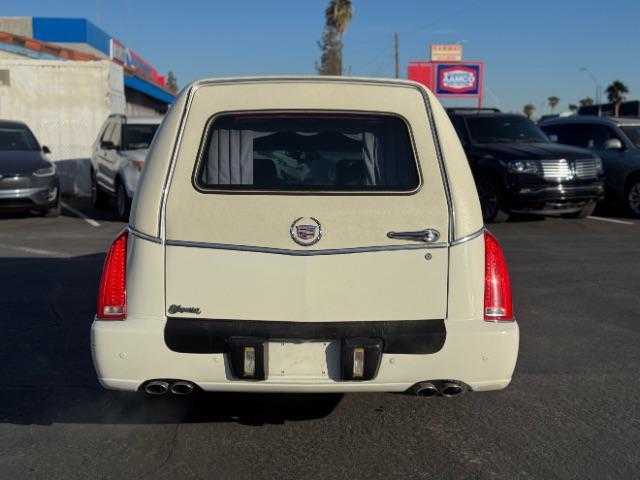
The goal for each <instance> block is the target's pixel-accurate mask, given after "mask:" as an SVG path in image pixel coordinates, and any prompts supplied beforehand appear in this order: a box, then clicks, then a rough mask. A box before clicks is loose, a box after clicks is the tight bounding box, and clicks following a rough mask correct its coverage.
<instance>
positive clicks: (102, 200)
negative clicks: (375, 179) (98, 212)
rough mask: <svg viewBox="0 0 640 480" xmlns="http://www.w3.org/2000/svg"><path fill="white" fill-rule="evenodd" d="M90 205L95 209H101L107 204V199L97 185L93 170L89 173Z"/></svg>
mask: <svg viewBox="0 0 640 480" xmlns="http://www.w3.org/2000/svg"><path fill="white" fill-rule="evenodd" d="M91 203H93V206H94V207H96V208H103V207H106V206H107V205H108V204H109V197H108V195H107V194H106V193H105V192H104V191H103V190H102V189H101V188H100V186H99V185H98V181H97V180H96V176H95V174H94V173H93V170H92V171H91Z"/></svg>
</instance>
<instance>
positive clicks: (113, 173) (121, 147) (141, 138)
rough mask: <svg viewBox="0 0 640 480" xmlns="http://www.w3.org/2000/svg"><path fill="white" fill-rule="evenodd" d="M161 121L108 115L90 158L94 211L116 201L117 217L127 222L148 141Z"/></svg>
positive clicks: (149, 142) (159, 118)
mask: <svg viewBox="0 0 640 480" xmlns="http://www.w3.org/2000/svg"><path fill="white" fill-rule="evenodd" d="M160 122H162V117H159V116H158V117H133V116H125V115H110V116H109V117H108V118H107V120H106V121H105V122H104V125H103V126H102V128H101V129H100V133H99V134H98V137H97V138H96V141H95V142H94V144H93V149H92V150H93V153H92V155H91V195H92V199H93V204H94V206H96V207H99V208H100V207H105V206H107V205H108V204H109V201H110V199H111V198H114V197H115V200H116V209H117V212H118V216H119V217H120V218H121V219H123V220H127V219H128V218H129V209H130V207H131V200H132V198H133V195H134V193H135V191H136V187H137V185H138V180H139V178H140V172H141V171H142V167H143V166H144V161H145V158H146V156H147V151H148V149H149V146H150V145H151V141H152V140H153V137H154V135H155V133H156V130H157V129H158V126H159V125H160Z"/></svg>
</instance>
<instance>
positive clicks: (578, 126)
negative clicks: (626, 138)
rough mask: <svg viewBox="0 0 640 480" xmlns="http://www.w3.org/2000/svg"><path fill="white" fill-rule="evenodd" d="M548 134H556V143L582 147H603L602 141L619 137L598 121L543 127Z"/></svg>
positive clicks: (597, 148)
mask: <svg viewBox="0 0 640 480" xmlns="http://www.w3.org/2000/svg"><path fill="white" fill-rule="evenodd" d="M543 129H544V131H545V132H547V133H548V134H554V135H557V136H558V143H564V144H566V145H573V146H576V147H582V148H593V149H596V150H599V149H603V148H604V143H605V142H606V141H607V140H609V139H611V138H619V137H618V135H617V134H616V132H615V131H614V130H613V129H612V128H611V127H609V126H607V125H601V124H598V123H574V124H565V125H550V126H547V127H543Z"/></svg>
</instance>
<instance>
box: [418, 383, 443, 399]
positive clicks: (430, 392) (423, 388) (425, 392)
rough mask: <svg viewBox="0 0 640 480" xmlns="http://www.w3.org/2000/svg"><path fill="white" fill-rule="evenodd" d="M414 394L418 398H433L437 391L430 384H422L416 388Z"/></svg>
mask: <svg viewBox="0 0 640 480" xmlns="http://www.w3.org/2000/svg"><path fill="white" fill-rule="evenodd" d="M414 392H415V394H416V395H417V396H418V397H434V396H436V395H437V394H438V389H437V388H436V386H435V385H434V384H433V383H431V382H422V383H419V384H418V385H417V386H416V388H415V390H414Z"/></svg>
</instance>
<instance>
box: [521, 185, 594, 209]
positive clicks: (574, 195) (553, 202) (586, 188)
mask: <svg viewBox="0 0 640 480" xmlns="http://www.w3.org/2000/svg"><path fill="white" fill-rule="evenodd" d="M603 198H604V183H603V182H595V183H590V184H586V185H562V184H560V185H542V186H541V185H519V186H516V187H514V189H513V192H512V198H511V210H512V211H525V212H530V213H540V214H562V213H574V212H578V211H580V210H581V209H582V208H583V207H584V206H585V205H587V204H589V203H593V202H599V201H600V200H602V199H603Z"/></svg>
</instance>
